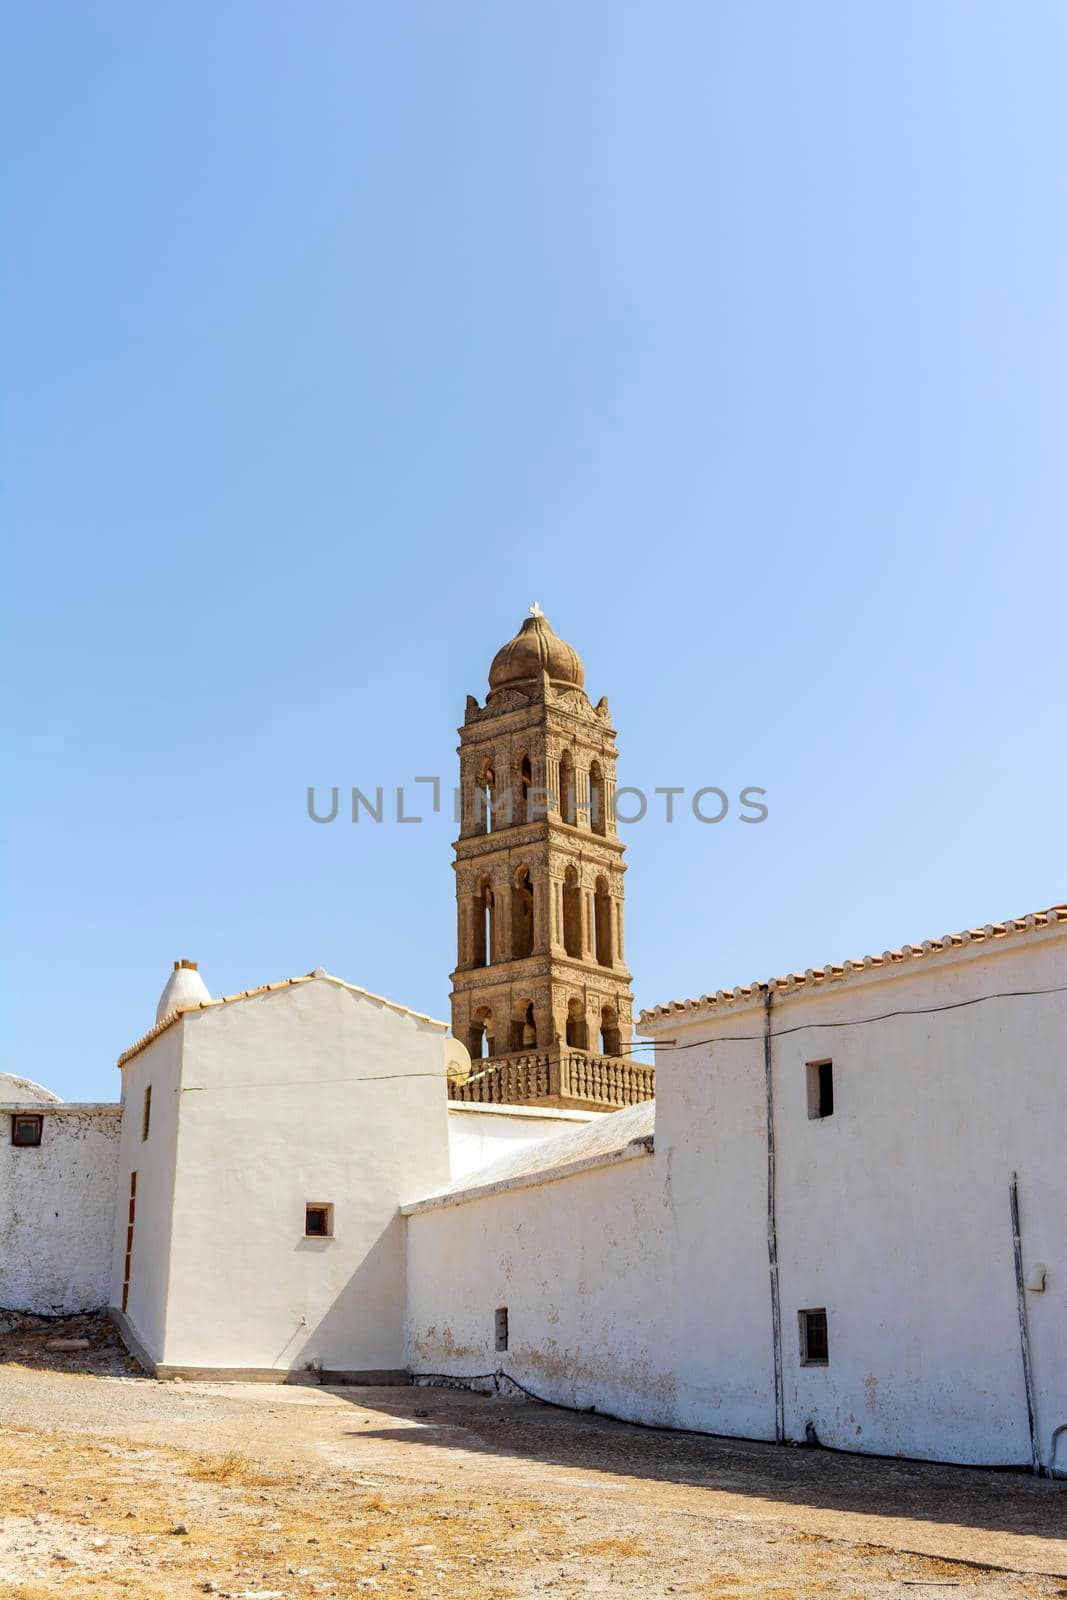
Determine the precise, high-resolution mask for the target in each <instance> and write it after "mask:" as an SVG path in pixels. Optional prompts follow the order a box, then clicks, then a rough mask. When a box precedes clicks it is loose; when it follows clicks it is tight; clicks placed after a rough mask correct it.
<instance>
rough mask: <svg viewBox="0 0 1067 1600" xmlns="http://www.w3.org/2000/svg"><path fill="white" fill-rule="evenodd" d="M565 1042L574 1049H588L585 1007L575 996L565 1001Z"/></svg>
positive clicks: (587, 1026) (587, 1025)
mask: <svg viewBox="0 0 1067 1600" xmlns="http://www.w3.org/2000/svg"><path fill="white" fill-rule="evenodd" d="M567 1043H568V1044H569V1045H571V1046H572V1047H573V1048H574V1049H575V1050H588V1048H589V1024H588V1022H586V1020H585V1007H584V1005H583V1004H582V1002H581V1001H580V1000H579V999H577V997H575V998H573V999H571V1000H569V1001H568V1002H567Z"/></svg>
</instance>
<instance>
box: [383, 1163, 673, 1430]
mask: <svg viewBox="0 0 1067 1600" xmlns="http://www.w3.org/2000/svg"><path fill="white" fill-rule="evenodd" d="M664 1198H665V1197H664V1191H663V1182H662V1175H661V1173H659V1172H657V1170H656V1166H655V1164H654V1162H653V1160H652V1159H651V1158H650V1157H648V1156H639V1157H636V1158H634V1159H631V1160H627V1161H622V1162H616V1163H612V1164H611V1165H608V1166H605V1167H601V1168H597V1169H593V1170H591V1171H589V1172H586V1173H582V1174H578V1175H575V1176H573V1177H569V1178H562V1179H555V1180H553V1181H552V1182H547V1183H543V1184H541V1185H539V1186H537V1187H533V1188H519V1189H510V1190H504V1191H503V1192H497V1193H495V1194H492V1195H488V1196H485V1197H483V1198H481V1199H476V1200H471V1201H467V1202H465V1203H463V1204H452V1205H447V1206H441V1207H439V1208H436V1209H434V1210H429V1211H422V1212H417V1213H415V1214H413V1215H411V1216H409V1217H408V1219H407V1225H408V1230H409V1232H408V1316H409V1339H410V1364H411V1369H412V1372H413V1373H414V1374H416V1375H418V1374H445V1375H451V1376H457V1377H474V1376H478V1375H480V1374H483V1373H492V1372H495V1371H496V1370H497V1369H498V1368H500V1369H503V1370H504V1371H505V1372H507V1373H508V1374H509V1375H510V1376H512V1377H515V1378H518V1379H519V1380H520V1382H522V1383H524V1384H526V1385H527V1386H528V1387H529V1388H531V1389H533V1390H534V1391H535V1392H536V1393H537V1394H540V1395H543V1396H544V1397H545V1398H546V1399H552V1400H558V1401H561V1402H562V1403H563V1404H565V1405H573V1406H579V1407H588V1406H594V1405H595V1406H596V1407H597V1408H598V1409H599V1410H602V1411H609V1412H612V1413H614V1414H616V1415H618V1416H621V1417H628V1418H633V1419H639V1420H644V1421H656V1422H665V1423H670V1422H673V1421H674V1420H675V1419H676V1415H677V1412H676V1396H675V1383H674V1375H673V1371H672V1366H671V1363H670V1361H669V1360H668V1361H665V1360H664V1359H663V1354H662V1342H663V1339H664V1337H665V1328H664V1322H665V1316H666V1312H667V1308H666V1307H664V1305H663V1304H662V1300H661V1296H660V1292H659V1283H660V1277H659V1270H660V1267H661V1265H662V1263H663V1261H664V1258H665V1250H666V1249H667V1247H668V1244H669V1233H670V1228H669V1217H668V1214H667V1211H666V1209H665V1206H664ZM500 1306H506V1307H507V1308H508V1321H509V1334H510V1338H509V1348H508V1350H507V1352H506V1353H502V1354H498V1353H497V1352H496V1350H495V1345H494V1332H495V1329H494V1317H495V1312H496V1310H497V1308H498V1307H500Z"/></svg>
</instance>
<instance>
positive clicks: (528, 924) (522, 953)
mask: <svg viewBox="0 0 1067 1600" xmlns="http://www.w3.org/2000/svg"><path fill="white" fill-rule="evenodd" d="M533 921H534V905H533V884H532V883H531V881H530V869H529V867H520V868H519V870H518V872H516V874H515V880H514V882H513V883H512V886H511V959H512V960H513V961H525V959H526V957H527V956H530V955H532V954H533Z"/></svg>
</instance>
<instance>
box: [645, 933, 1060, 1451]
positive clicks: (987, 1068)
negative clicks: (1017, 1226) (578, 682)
mask: <svg viewBox="0 0 1067 1600" xmlns="http://www.w3.org/2000/svg"><path fill="white" fill-rule="evenodd" d="M1065 950H1067V941H1065V939H1064V937H1063V935H1062V934H1061V933H1060V932H1058V931H1057V930H1052V929H1050V930H1049V931H1048V933H1047V934H1045V933H1041V932H1038V933H1036V934H1028V935H1025V936H1024V937H1022V938H1019V939H1017V940H1015V941H1014V942H1009V941H1005V942H1004V944H1003V945H994V946H993V947H992V948H991V949H988V948H984V947H981V946H971V947H969V949H968V950H966V951H965V952H962V953H961V952H957V953H956V954H955V955H954V956H953V957H951V958H950V959H948V960H938V958H937V957H933V958H929V959H928V960H924V961H923V962H922V963H919V962H915V963H904V964H902V965H901V966H899V967H893V968H890V969H888V970H887V971H880V972H875V973H874V974H872V975H871V976H870V977H869V978H867V979H866V980H865V981H860V982H856V981H852V982H850V983H843V984H830V985H827V986H825V987H822V988H820V989H819V990H817V991H816V992H815V993H813V994H810V995H805V994H803V993H799V994H795V995H794V996H792V997H791V998H788V999H786V1000H785V1001H784V1003H782V1002H781V1001H776V1002H775V1006H774V1010H773V1011H772V1021H773V1027H774V1030H775V1031H777V1030H779V1029H783V1028H789V1029H797V1028H802V1029H803V1031H800V1032H796V1033H790V1034H788V1035H786V1036H783V1037H779V1038H776V1039H774V1041H773V1063H774V1104H775V1135H776V1158H777V1159H776V1219H777V1235H778V1256H779V1264H780V1280H779V1282H780V1295H781V1320H782V1358H783V1380H784V1422H785V1434H786V1437H787V1438H789V1439H794V1440H802V1439H803V1438H804V1436H805V1429H806V1426H807V1424H808V1423H809V1422H810V1423H811V1424H812V1426H814V1428H815V1430H816V1433H817V1434H818V1437H819V1438H820V1439H821V1440H822V1441H823V1443H825V1444H829V1445H834V1446H836V1447H839V1448H843V1449H853V1450H860V1451H867V1452H871V1453H875V1454H903V1455H909V1456H918V1457H928V1458H932V1459H944V1460H953V1461H961V1462H974V1463H983V1462H990V1463H1019V1464H1024V1463H1026V1462H1027V1461H1028V1459H1029V1436H1028V1430H1027V1423H1026V1404H1025V1394H1024V1389H1023V1378H1022V1363H1021V1355H1020V1346H1019V1330H1018V1317H1017V1305H1016V1290H1015V1277H1014V1267H1013V1255H1012V1237H1011V1228H1010V1220H1009V1201H1008V1185H1009V1181H1010V1178H1011V1174H1012V1172H1013V1171H1017V1172H1018V1175H1019V1185H1020V1204H1021V1211H1022V1228H1023V1247H1024V1263H1025V1264H1026V1265H1027V1267H1028V1266H1029V1265H1030V1264H1031V1263H1033V1262H1035V1261H1041V1262H1044V1263H1045V1264H1046V1265H1048V1266H1049V1268H1050V1271H1049V1280H1048V1281H1049V1288H1048V1289H1047V1291H1046V1292H1045V1293H1044V1294H1028V1295H1027V1296H1026V1301H1027V1310H1028V1316H1029V1322H1030V1334H1031V1341H1032V1346H1033V1358H1034V1375H1035V1384H1036V1389H1037V1411H1038V1428H1039V1434H1040V1437H1041V1438H1042V1439H1043V1440H1044V1441H1045V1444H1044V1450H1045V1454H1046V1456H1047V1452H1048V1440H1049V1438H1050V1436H1051V1433H1052V1431H1053V1429H1054V1428H1055V1427H1056V1426H1057V1425H1058V1424H1059V1423H1060V1422H1063V1421H1067V1341H1065V1329H1067V1318H1065V1312H1067V1230H1065V1229H1064V1227H1063V1225H1062V1218H1063V1217H1064V1216H1065V1215H1067V1162H1065V1159H1064V1150H1063V1142H1064V1140H1063V1135H1064V1130H1065V1128H1067V1075H1065V1066H1064V1045H1065V1043H1067V1007H1065V1004H1064V1002H1065V996H1064V995H1062V994H1060V995H1056V994H1049V995H1042V996H1034V997H1031V998H1020V999H1014V1000H989V1001H984V1002H983V1003H981V1004H978V1005H973V1006H971V1005H966V1006H962V1007H959V1008H957V1009H952V1010H946V1011H940V1012H933V1013H928V1014H925V1015H921V1016H906V1017H890V1018H886V1019H885V1020H883V1021H880V1022H876V1023H873V1024H871V1025H862V1026H858V1027H838V1026H835V1027H832V1028H831V1027H826V1026H825V1024H826V1023H829V1022H833V1023H842V1022H847V1021H850V1020H857V1021H858V1020H860V1019H863V1018H868V1017H874V1016H877V1015H878V1014H880V1013H882V1012H886V1011H902V1010H907V1011H915V1010H924V1011H926V1010H927V1008H930V1007H936V1006H945V1005H955V1004H956V1003H957V1002H959V1001H961V1000H971V999H975V998H977V997H978V996H980V995H987V994H993V993H995V992H997V991H1003V990H1021V989H1041V988H1046V987H1053V986H1054V985H1056V984H1057V983H1059V984H1062V983H1064V981H1067V960H1065ZM809 1023H812V1024H816V1025H817V1026H814V1027H810V1028H809V1027H808V1026H807V1024H809ZM662 1031H663V1032H664V1033H668V1034H669V1036H671V1037H675V1038H677V1039H678V1040H679V1042H680V1043H682V1044H684V1045H687V1046H689V1045H692V1044H694V1043H695V1042H697V1041H700V1040H701V1039H704V1040H706V1041H709V1042H708V1043H704V1044H701V1045H700V1046H699V1047H698V1048H694V1049H686V1050H685V1051H684V1052H683V1051H679V1052H678V1053H677V1054H676V1055H675V1056H673V1057H672V1056H670V1055H669V1054H668V1052H667V1051H661V1052H660V1055H659V1061H658V1063H657V1065H658V1067H659V1084H658V1087H659V1104H658V1108H657V1132H656V1142H657V1158H659V1157H660V1156H667V1155H668V1153H670V1155H671V1157H672V1159H673V1160H674V1162H675V1171H676V1173H677V1172H678V1171H679V1168H680V1166H682V1165H684V1166H686V1167H687V1168H688V1169H689V1170H690V1171H691V1172H692V1173H693V1174H694V1178H695V1185H694V1187H693V1188H692V1189H691V1191H690V1192H689V1194H688V1196H686V1195H685V1191H684V1190H683V1188H682V1187H681V1186H680V1185H676V1187H675V1202H676V1221H677V1225H678V1229H679V1250H680V1252H681V1253H682V1254H683V1256H684V1254H685V1253H686V1252H688V1255H689V1261H690V1269H689V1272H688V1278H687V1282H686V1283H685V1285H684V1287H683V1293H682V1295H681V1300H680V1315H682V1316H685V1315H686V1314H688V1315H690V1316H692V1317H693V1320H694V1324H699V1322H700V1321H701V1320H702V1319H706V1318H708V1317H711V1318H712V1319H713V1320H714V1321H715V1322H716V1323H717V1322H718V1320H719V1318H720V1317H721V1316H722V1315H725V1316H727V1317H728V1318H730V1319H732V1320H734V1321H736V1320H737V1319H738V1318H739V1317H740V1318H742V1319H744V1320H746V1321H748V1322H749V1323H750V1324H751V1325H752V1326H753V1327H754V1326H755V1325H756V1324H757V1323H762V1325H763V1327H764V1329H765V1330H766V1331H765V1332H764V1334H763V1335H762V1337H761V1338H760V1339H759V1341H758V1342H757V1343H754V1344H752V1345H749V1346H745V1345H744V1344H737V1345H735V1347H734V1348H735V1350H736V1352H737V1354H735V1355H733V1356H730V1355H729V1352H728V1351H727V1353H726V1359H725V1362H724V1368H725V1369H726V1370H733V1371H736V1370H738V1368H739V1367H741V1366H744V1367H747V1368H748V1369H749V1370H750V1374H751V1379H752V1380H753V1382H754V1386H755V1387H758V1386H760V1385H761V1386H762V1389H763V1392H764V1395H765V1397H766V1398H765V1405H764V1408H763V1409H764V1415H765V1417H766V1424H765V1426H764V1427H763V1429H761V1430H760V1432H761V1433H762V1435H763V1436H770V1430H771V1428H772V1427H773V1363H772V1349H771V1344H770V1338H769V1335H770V1291H769V1276H768V1265H767V1248H766V1237H765V1219H766V1133H765V1117H764V1114H763V1106H762V1098H763V1084H764V1076H763V1074H764V1064H763V1043H762V1032H763V1006H762V1002H758V1003H757V1004H755V1005H742V1006H733V1007H730V1008H729V1009H728V1010H726V1011H725V1012H724V1014H723V1015H722V1016H721V1018H719V1019H716V1020H715V1021H713V1022H712V1021H708V1020H707V1019H703V1020H700V1021H697V1022H694V1023H691V1024H690V1023H687V1022H686V1021H685V1019H684V1018H671V1019H669V1024H667V1025H665V1026H664V1028H663V1030H662ZM737 1034H742V1035H751V1036H752V1037H751V1042H750V1043H737V1042H730V1041H728V1040H725V1039H723V1040H722V1041H721V1042H720V1043H715V1040H716V1038H718V1036H720V1035H737ZM826 1057H829V1058H831V1059H832V1060H833V1063H834V1094H835V1106H834V1114H833V1116H831V1117H829V1118H826V1119H823V1120H812V1119H809V1117H808V1111H807V1088H806V1064H807V1062H809V1061H817V1060H820V1059H824V1058H826ZM702 1102H703V1103H702ZM743 1103H747V1105H748V1107H749V1115H748V1116H747V1118H745V1119H739V1118H738V1115H737V1113H738V1109H739V1107H740V1106H741V1105H742V1104H743ZM723 1126H725V1127H728V1128H729V1130H730V1134H731V1137H732V1138H739V1139H740V1141H741V1144H742V1146H743V1147H744V1149H745V1150H747V1151H748V1152H749V1153H750V1155H751V1157H752V1159H751V1161H748V1160H745V1161H744V1166H745V1172H744V1175H742V1173H741V1172H740V1171H739V1172H738V1173H737V1174H736V1178H735V1181H734V1182H733V1183H731V1185H730V1186H729V1188H730V1190H731V1191H732V1203H730V1204H729V1205H727V1204H726V1196H725V1195H724V1193H723V1190H722V1186H721V1184H720V1182H719V1179H718V1177H717V1176H716V1173H717V1171H718V1169H719V1166H720V1159H721V1154H722V1151H721V1142H720V1141H719V1140H718V1137H717V1133H716V1129H717V1128H721V1127H723ZM685 1130H688V1132H686V1131H685ZM686 1145H688V1146H689V1147H690V1154H689V1156H688V1157H686V1156H681V1152H682V1151H683V1150H684V1149H685V1147H686ZM680 1156H681V1160H680ZM738 1159H740V1154H739V1150H738V1149H735V1151H734V1160H735V1162H736V1161H737V1160H738ZM694 1161H695V1164H696V1165H695V1167H694ZM701 1167H703V1168H704V1170H705V1172H706V1178H705V1180H704V1191H703V1196H701V1194H700V1189H699V1178H698V1177H697V1176H696V1175H697V1174H698V1173H699V1170H700V1168H701ZM701 1199H703V1204H701V1203H700V1202H701ZM724 1227H725V1228H728V1229H731V1230H741V1229H743V1230H744V1231H745V1232H746V1234H747V1236H748V1239H747V1244H746V1246H745V1249H744V1250H743V1251H742V1252H740V1255H739V1259H738V1261H737V1262H736V1263H735V1267H736V1270H735V1271H734V1272H731V1273H729V1274H727V1275H725V1276H723V1275H715V1276H714V1277H713V1278H711V1279H710V1280H707V1279H705V1280H704V1287H703V1289H702V1280H701V1277H700V1274H699V1272H698V1270H697V1269H696V1262H697V1261H698V1260H699V1256H700V1253H701V1250H702V1249H703V1248H704V1246H703V1245H702V1240H705V1239H706V1238H707V1236H708V1235H709V1233H712V1234H714V1235H715V1236H716V1237H718V1236H719V1235H720V1233H721V1231H722V1230H723V1228H724ZM757 1234H760V1235H761V1237H758V1238H757ZM751 1268H756V1269H758V1270H756V1271H755V1272H754V1273H753V1271H751V1270H750V1269H751ZM702 1293H703V1295H704V1300H705V1304H704V1307H703V1310H702V1311H701V1309H700V1307H699V1306H698V1298H699V1297H700V1296H701V1294H702ZM682 1307H688V1312H686V1311H684V1310H682V1309H681V1308H682ZM817 1307H818V1308H821V1307H825V1308H826V1310H827V1312H828V1317H829V1337H830V1363H829V1365H828V1366H826V1367H809V1366H802V1365H801V1364H800V1348H799V1317H798V1313H799V1311H800V1310H801V1309H806V1308H817ZM738 1331H739V1330H738ZM742 1352H744V1353H742ZM753 1355H756V1356H757V1358H758V1359H756V1361H755V1362H753V1360H752V1356H753ZM681 1359H682V1369H681V1384H682V1387H683V1388H684V1385H685V1374H686V1371H687V1369H688V1370H692V1366H693V1362H694V1351H693V1347H691V1348H690V1351H689V1353H688V1354H686V1353H685V1352H683V1354H682V1358H681ZM692 1415H693V1417H694V1421H695V1419H696V1417H697V1415H698V1408H697V1407H695V1406H694V1407H693V1410H692ZM699 1425H701V1426H705V1425H706V1423H703V1422H702V1423H700V1424H699ZM724 1431H727V1432H734V1431H739V1432H750V1431H756V1430H753V1429H750V1428H747V1427H740V1428H737V1429H736V1430H735V1428H734V1427H733V1426H730V1427H728V1428H726V1429H725V1430H724Z"/></svg>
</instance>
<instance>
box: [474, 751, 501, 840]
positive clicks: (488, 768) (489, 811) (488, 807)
mask: <svg viewBox="0 0 1067 1600" xmlns="http://www.w3.org/2000/svg"><path fill="white" fill-rule="evenodd" d="M495 806H496V772H495V771H494V768H493V764H492V762H491V761H484V762H483V763H482V770H481V772H480V773H479V775H478V782H477V783H476V784H475V787H474V827H475V832H476V833H489V832H490V831H491V830H492V829H493V828H497V827H499V826H500V820H499V818H498V817H497V815H496V812H495V810H494V807H495Z"/></svg>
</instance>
